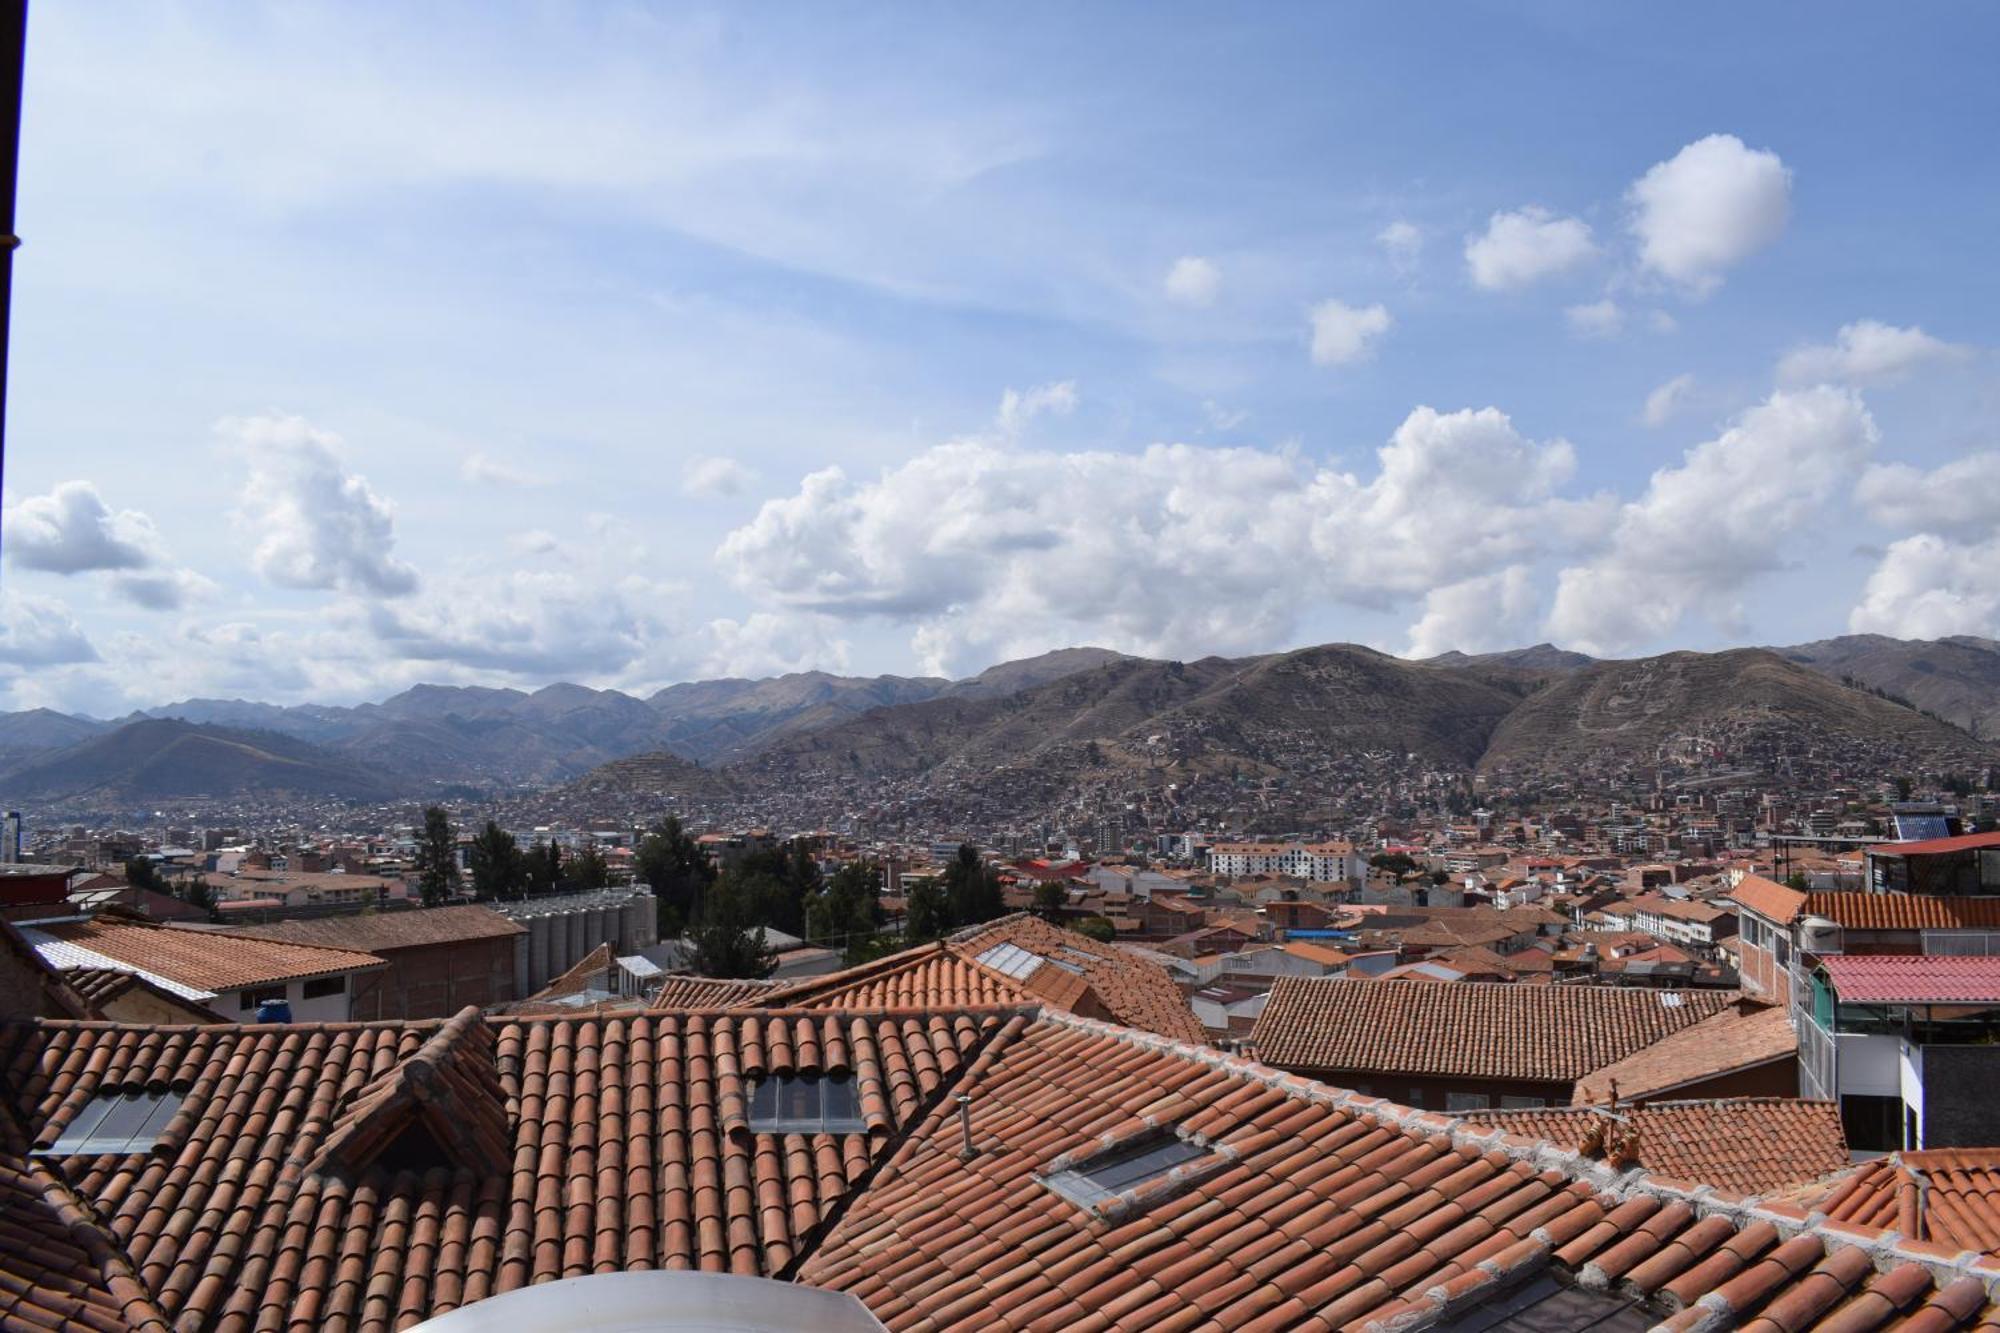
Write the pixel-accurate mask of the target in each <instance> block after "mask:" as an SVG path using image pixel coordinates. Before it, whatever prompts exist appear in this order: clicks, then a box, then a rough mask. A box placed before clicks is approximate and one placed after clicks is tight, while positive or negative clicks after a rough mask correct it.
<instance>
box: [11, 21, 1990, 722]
mask: <svg viewBox="0 0 2000 1333" xmlns="http://www.w3.org/2000/svg"><path fill="white" fill-rule="evenodd" d="M1997 38H2000V15H1996V14H1995V12H1994V11H1993V10H1992V9H1991V8H1990V7H1985V6H1975V5H1969V4H1967V5H1938V6H1928V7H1924V8H1921V9H1911V8H1897V9H1893V10H1891V9H1887V8H1882V7H1872V8H1864V7H1860V6H1825V5H1818V6H1811V7H1807V6H1789V7H1779V6H1759V7H1744V6H1733V5H1714V6H1702V5H1675V6H1658V7H1654V8H1652V9H1649V10H1644V11H1642V10H1639V9H1637V8H1636V7H1632V6H1601V5H1584V4H1576V5H1530V6H1498V5H1477V6H1475V5H1464V6H1457V7H1453V8H1451V9H1449V10H1446V9H1442V8H1431V7H1421V8H1420V7H1414V6H1388V5H1384V6H1377V7H1368V8H1363V7H1360V6H1350V7H1340V8H1335V7H1329V6H1297V7H1281V6H1275V5H1274V6H1263V7H1258V8H1257V9H1255V10H1253V11H1239V12H1234V13H1229V12H1224V11H1222V10H1218V9H1216V8H1214V7H1207V6H1157V5H1148V6H1136V5H1135V6H1111V5H1102V6H1008V7H1005V8H988V9H972V8H969V7H968V8H962V9H956V10H946V9H943V8H939V7H924V8H919V7H915V6H909V7H879V8H863V7H851V8H847V9H842V10H835V9H831V8H828V7H824V6H796V7H782V6H776V5H763V6H747V7H746V6H739V7H732V8H728V9H720V10H713V11H703V10H697V9H693V8H685V7H673V8H668V7H653V6H644V5H623V6H609V5H605V6H583V5H574V6H573V5H560V4H544V5H529V6H487V5H477V6H475V5H463V6H450V5H435V6H395V5H377V6H337V7H336V6H327V7H316V6H309V5H285V6H254V5H239V4H229V5H224V4H212V5H202V4H177V5H176V4H161V5H146V6H115V5H110V4H101V5H100V4H92V3H70V4H63V5H42V6H39V7H38V8H37V9H36V10H35V11H34V14H33V19H32V27H31V31H30V47H29V54H28V95H27V106H26V112H25V124H24V145H23V167H22V179H21V196H20V206H19V216H20V230H21V232H22V234H23V236H24V238H25V240H26V245H25V247H24V248H23V249H22V250H21V251H20V253H19V256H18V258H17V264H16V306H15V324H14V337H15V343H14V357H15V361H14V372H13V379H12V388H11V395H12V396H11V401H10V407H11V409H12V416H11V419H10V448H9V450H8V458H7V463H8V469H7V476H6V506H7V512H6V538H5V546H6V561H5V564H4V567H0V701H4V702H6V703H8V704H9V705H10V706H15V707H20V706H29V705H37V704H49V705H53V706H58V707H68V708H82V709H87V710H90V711H95V712H99V713H114V712H119V711H123V710H124V709H126V708H130V707H134V706H140V705H145V704H150V703H154V702H159V701H163V700H166V699H171V698H178V697H185V696H188V695H194V694H202V695H229V696H247V697H254V698H266V699H274V700H281V701H290V700H298V699H307V698H313V699H322V700H328V701H351V700H356V699H362V698H374V697H381V696H383V695H385V694H387V693H389V692H391V691H393V690H395V689H398V688H401V687H402V686H404V685H407V684H409V683H412V682H414V681H418V680H441V681H484V682H490V683H505V684H517V685H524V686H534V685H538V684H542V683H545V682H547V681H550V680H555V679H573V680H582V681H587V682H589V683H593V684H600V685H618V686H620V687H623V688H628V689H634V690H643V689H650V688H653V687H656V686H658V685H662V684H665V683H668V682H671V681H674V680H678V679H688V678H696V677H702V676H711V675H718V674H748V675H761V674H768V673H771V672H775V671H781V670H789V669H798V668H803V667H825V668H828V669H835V670H847V671H865V672H875V671H895V672H905V673H913V672H917V671H942V672H948V673H952V674H959V673H964V672H970V671H974V670H977V669H979V668H981V667H983V666H985V665H987V664H989V663H991V662H992V661H995V660H999V659H1001V658H1004V657H1009V656H1015V655H1020V654H1023V653H1028V652H1034V651H1040V650H1042V649H1046V648H1049V647H1053V646H1058V645H1062V644H1068V643H1084V642H1094V643H1103V644H1107V645H1109V646H1113V647H1118V648H1123V649H1127V650H1130V651H1138V652H1146V653H1153V654H1159V655H1170V656H1178V657H1194V656H1200V655H1202V654H1205V653H1208V652H1223V653H1242V652H1253V651H1263V650H1268V649H1275V648H1282V647H1287V646H1293V645H1297V644H1302V643H1310V642H1320V641H1328V640H1338V639H1347V640H1354V641H1358V642H1365V643H1369V644H1372V645H1375V646H1378V647H1381V648H1384V649H1386V650H1389V651H1395V652H1405V653H1415V654H1426V653H1431V652H1437V651H1441V650H1443V649H1446V648H1452V647H1458V648H1463V649H1467V650H1479V649H1486V648H1493V647H1501V646H1509V645H1513V644H1520V643H1530V642H1535V641H1538V640H1542V639H1552V640H1555V641H1557V642H1561V643H1565V644H1569V645H1572V646H1576V647H1580V648H1584V649H1586V650H1589V651H1593V652H1599V653H1608V654H1617V655H1631V654H1638V653H1644V652H1651V651H1659V650H1663V649H1666V648H1672V647H1712V646H1718V645H1722V644H1729V643H1746V642H1751V643H1754V642H1793V641H1798V640H1802V639H1809V638H1815V637H1821V636H1825V635H1830V634H1835V633H1842V632H1847V631H1849V630H1865V631H1870V632H1882V633H1892V634H1901V635H1921V636H1933V635H1941V634H1950V633H1973V634H1989V635H1990V634H1995V633H1996V632H2000V518H1996V516H2000V452H1996V450H2000V438H1996V435H2000V433H1996V431H1995V430H1994V427H1993V422H1994V420H1995V409H1996V407H2000V374H1996V371H1997V370H2000V362H1996V358H1995V355H1994V352H1993V344H1994V342H1995V333H1994V330H1993V328H1992V323H1993V319H1994V315H1993V312H1994V311H1995V309H1996V308H2000V302H1997V301H1996V296H2000V292H1997V291H1996V286H2000V280H1996V278H1995V276H1994V266H1993V265H1992V263H1991V262H1990V258H1989V253H1988V252H1989V251H1990V249H1991V247H1992V244H1993V238H1994V237H1995V236H1996V235H2000V173H1996V172H1995V171H1994V170H1993V169H1992V167H1993V151H1992V147H1991V143H1990V138H1991V127H1992V126H1993V125H1995V124H2000V91H1996V88H1995V85H1994V82H1993V80H1992V79H1991V77H1990V69H1989V68H1987V67H1986V66H1987V65H1988V63H1989V62H1986V61H1985V60H1984V56H1985V54H1986V53H1988V52H1990V51H1992V50H1993V49H1995V46H1996V39H1997Z"/></svg>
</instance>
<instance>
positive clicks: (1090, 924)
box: [1076, 916, 1118, 944]
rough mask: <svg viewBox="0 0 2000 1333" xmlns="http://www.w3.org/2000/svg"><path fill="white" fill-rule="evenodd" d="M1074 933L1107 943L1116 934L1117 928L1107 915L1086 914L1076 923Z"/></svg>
mask: <svg viewBox="0 0 2000 1333" xmlns="http://www.w3.org/2000/svg"><path fill="white" fill-rule="evenodd" d="M1076 933H1077V934H1079V935H1088V936H1089V937H1090V938H1091V939H1094V940H1098V941H1100V942H1102V943H1104V944H1109V943H1111V941H1112V938H1113V937H1114V936H1116V935H1117V934H1118V928H1117V927H1116V926H1114V925H1112V924H1111V920H1110V918H1109V917H1102V916H1087V917H1085V918H1084V919H1083V920H1081V921H1079V922H1077V923H1076Z"/></svg>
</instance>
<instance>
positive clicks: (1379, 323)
mask: <svg viewBox="0 0 2000 1333" xmlns="http://www.w3.org/2000/svg"><path fill="white" fill-rule="evenodd" d="M1394 323H1395V321H1394V320H1393V319H1391V318H1390V317H1389V312H1388V310H1387V309H1386V308H1384V307H1383V306H1380V305H1371V306H1351V305H1348V304H1346V303H1345V302H1342V301H1322V302H1320V303H1319V304H1318V305H1316V306H1314V307H1313V309H1312V359H1313V364H1314V365H1319V366H1344V365H1347V364H1348V363H1349V362H1353V361H1360V360H1362V359H1364V358H1366V357H1367V356H1369V355H1370V354H1371V353H1372V352H1373V351H1374V345H1375V340H1376V339H1378V338H1380V337H1381V336H1382V335H1383V334H1385V333H1387V332H1388V331H1389V327H1390V325H1392V324H1394Z"/></svg>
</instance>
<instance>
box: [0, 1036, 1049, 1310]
mask: <svg viewBox="0 0 2000 1333" xmlns="http://www.w3.org/2000/svg"><path fill="white" fill-rule="evenodd" d="M1009 1018H1010V1016H1009V1015H1008V1014H1007V1013H1004V1012H998V1011H986V1012H981V1013H969V1012H958V1013H948V1012H938V1013H930V1014H909V1013H905V1014H898V1015H894V1016H889V1015H879V1014H878V1015H868V1014H861V1013H806V1012H802V1011H797V1010H767V1011H755V1012H750V1011H746V1012H742V1013H729V1014H719V1013H710V1014H641V1015H637V1016H634V1017H630V1018H623V1017H586V1018H579V1019H574V1020H570V1019H563V1020H551V1019H525V1020H518V1021H503V1022H500V1023H497V1024H494V1025H493V1026H492V1030H491V1041H492V1045H491V1052H490V1056H487V1055H482V1054H478V1053H477V1052H478V1050H479V1048H480V1047H481V1046H482V1045H483V1039H482V1038H480V1035H479V1033H480V1030H481V1029H482V1028H483V1027H484V1024H483V1021H482V1020H480V1019H479V1018H478V1016H477V1015H476V1014H475V1013H471V1012H468V1013H466V1014H462V1015H460V1016H459V1017H458V1018H455V1019H452V1020H450V1021H449V1022H446V1023H435V1022H433V1023H400V1022H392V1023H327V1024H314V1023H301V1024H292V1025H247V1024H246V1025H222V1026H217V1027H205V1028H192V1027H190V1028H148V1027H144V1026H136V1025H134V1026H126V1025H115V1026H114V1025H107V1024H102V1023H95V1024H93V1023H76V1022H45V1023H39V1024H32V1025H30V1024H9V1025H7V1026H6V1027H5V1028H4V1029H0V1088H4V1089H5V1092H4V1093H0V1098H4V1099H11V1100H12V1102H13V1105H14V1113H15V1114H18V1115H19V1116H20V1118H21V1119H22V1121H23V1122H24V1123H25V1126H26V1127H27V1130H28V1132H29V1133H31V1134H32V1135H33V1137H34V1141H35V1143H36V1144H38V1145H40V1146H43V1147H46V1146H48V1145H49V1144H51V1143H53V1142H54V1141H55V1140H56V1138H57V1137H58V1136H59V1135H60V1134H61V1132H62V1129H63V1127H64V1126H65V1125H67V1124H68V1123H69V1121H70V1120H72V1119H73V1118H74V1117H75V1116H76V1115H77V1113H78V1112H79V1111H81V1110H82V1109H83V1107H84V1106H85V1105H86V1104H87V1103H88V1102H89V1101H90V1099H91V1098H92V1097H93V1096H95V1095H96V1094H97V1093H98V1092H99V1091H102V1090H110V1089H118V1090H122V1089H127V1088H137V1087H141V1086H145V1087H171V1088H175V1089H182V1090H185V1097H186V1100H185V1101H184V1103H183V1105H182V1108H181V1111H180V1112H179V1113H178V1114H177V1115H176V1117H175V1119H174V1121H172V1122H171V1123H169V1125H168V1126H167V1129H166V1131H165V1136H164V1139H163V1146H162V1148H161V1149H159V1150H157V1151H156V1154H155V1155H139V1156H131V1157H69V1158H60V1159H57V1158H50V1159H38V1160H44V1161H46V1162H47V1164H48V1169H49V1170H51V1171H54V1172H58V1173H60V1174H61V1176H62V1177H64V1178H65V1183H66V1184H67V1185H68V1186H69V1187H70V1188H72V1189H74V1190H75V1191H76V1194H77V1196H78V1198H79V1199H80V1200H81V1202H82V1204H83V1206H84V1207H85V1208H86V1209H88V1210H90V1211H91V1212H92V1213H93V1214H95V1216H96V1217H97V1218H99V1219H100V1220H101V1223H102V1225H103V1227H104V1229H105V1232H106V1234H107V1235H108V1236H109V1237H111V1238H112V1240H113V1241H114V1242H115V1244H116V1245H117V1246H120V1247H122V1248H123V1253H124V1255H125V1256H126V1257H127V1259H128V1260H129V1263H130V1266H131V1268H132V1270H133V1271H134V1272H136V1273H138V1274H139V1275H140V1277H141V1278H142V1280H143V1282H144V1284H145V1287H146V1289H147V1291H149V1292H150V1293H151V1294H152V1295H153V1296H154V1297H155V1298H156V1299H157V1300H158V1302H159V1305H160V1307H161V1309H162V1310H163V1311H164V1313H165V1316H166V1318H167V1320H168V1321H169V1322H170V1323H172V1324H175V1325H177V1326H182V1327H213V1326H216V1325H218V1324H224V1325H232V1326H233V1325H237V1324H240V1325H242V1326H245V1327H249V1326H264V1327H268V1326H278V1327H283V1326H285V1325H286V1324H288V1323H289V1324H291V1325H292V1326H296V1327H314V1328H318V1327H333V1326H339V1325H345V1326H354V1325H357V1324H360V1325H377V1324H379V1325H381V1326H384V1327H388V1326H395V1325H400V1324H405V1323H408V1322H412V1321H413V1320H414V1319H416V1318H422V1317H428V1316H430V1315H433V1314H439V1313H443V1312H444V1311H446V1310H449V1309H453V1308H456V1307H457V1306H459V1305H463V1304H465V1303H467V1302H469V1301H473V1300H477V1299H479V1298H481V1297H483V1296H486V1295H489V1294H492V1293H495V1292H499V1291H509V1290H513V1289H515V1288H518V1287H522V1286H526V1285H528V1284H530V1283H532V1282H540V1281H548V1280H551V1279H554V1278H559V1277H571V1276H577V1275H581V1274H585V1273H590V1272H593V1271H602V1270H604V1269H606V1268H627V1267H692V1268H700V1269H704V1270H707V1271H711V1272H735V1273H748V1274H753V1275H775V1274H780V1273H782V1272H784V1271H785V1270H786V1268H787V1266H788V1265H790V1264H791V1263H793V1261H794V1260H795V1259H796V1258H797V1257H798V1256H799V1254H800V1253H801V1251H802V1249H803V1248H804V1247H805V1246H806V1245H808V1244H809V1243H810V1242H811V1240H812V1238H813V1237H814V1236H815V1234H816V1232H817V1230H818V1229H819V1228H821V1227H822V1225H823V1223H824V1222H825V1220H826V1218H827V1216H828V1214H829V1212H830V1211H831V1210H832V1209H834V1208H835V1207H836V1206H837V1205H838V1204H839V1203H840V1201H841V1200H843V1199H844V1198H845V1197H847V1195H848V1194H849V1193H850V1192H851V1191H852V1190H853V1189H854V1188H855V1187H856V1186H857V1185H859V1184H860V1183H861V1182H862V1181H864V1180H865V1178H866V1177H867V1176H868V1174H869V1173H870V1171H871V1170H872V1169H873V1167H874V1166H875V1165H876V1164H877V1163H878V1162H879V1161H880V1160H881V1158H882V1157H884V1156H885V1155H886V1154H887V1153H888V1151H889V1150H890V1148H891V1146H892V1145H893V1144H894V1143H895V1142H896V1141H897V1140H898V1138H899V1137H900V1136H901V1134H902V1133H903V1131H904V1130H906V1129H907V1128H908V1127H909V1126H910V1125H911V1124H912V1123H913V1122H914V1121H915V1120H917V1119H918V1118H919V1117H920V1116H921V1114H922V1113H923V1111H925V1110H926V1109H928V1108H929V1107H930V1106H931V1105H932V1104H934V1103H935V1101H936V1100H937V1099H938V1098H939V1097H941V1096H942V1095H943V1093H944V1091H945V1090H946V1089H947V1087H948V1086H949V1085H950V1084H951V1082H952V1081H954V1080H955V1079H956V1078H957V1077H958V1076H959V1075H960V1074H961V1073H962V1072H963V1070H964V1069H965V1067H966V1066H967V1064H968V1063H969V1062H970V1061H972V1060H973V1059H975V1058H976V1057H977V1055H978V1053H979V1052H980V1050H981V1049H983V1048H984V1047H985V1046H986V1045H987V1044H988V1043H989V1042H991V1041H992V1040H993V1039H994V1038H995V1037H996V1036H997V1035H999V1033H1000V1032H1001V1030H1002V1028H1003V1027H1004V1026H1005V1025H1006V1024H1007V1023H1008V1021H1009ZM1016 1021H1017V1022H1025V1021H1026V1020H1025V1019H1024V1018H1022V1019H1017V1020H1016ZM450 1052H457V1053H458V1054H457V1055H456V1056H455V1057H454V1056H451V1055H450V1054H449V1053H450ZM468 1057H470V1060H469V1062H470V1064H471V1065H472V1066H473V1068H472V1070H471V1071H468V1070H467V1069H465V1068H459V1069H457V1070H456V1071H452V1070H449V1069H446V1068H445V1066H448V1065H451V1064H453V1063H454V1062H457V1063H461V1064H463V1063H465V1062H466V1061H467V1058H468ZM488 1058H490V1060H491V1070H492V1074H491V1077H492V1079H493V1080H494V1082H492V1083H488V1082H487V1081H486V1077H485V1076H484V1075H483V1074H480V1073H478V1072H477V1067H478V1066H479V1064H480V1062H481V1061H483V1060H485V1059H488ZM424 1064H430V1065H433V1066H435V1067H437V1068H436V1069H435V1071H434V1072H436V1073H437V1074H438V1075H439V1076H440V1078H442V1077H445V1076H450V1077H453V1078H457V1077H458V1076H459V1075H464V1078H463V1080H462V1082H461V1086H459V1087H457V1088H455V1089H454V1090H452V1091H451V1093H450V1094H449V1096H448V1097H447V1098H446V1099H444V1100H443V1101H441V1102H440V1103H439V1105H440V1107H442V1108H445V1109H450V1110H453V1111H454V1113H459V1112H464V1111H466V1110H468V1109H469V1108H474V1107H479V1108H483V1109H482V1110H480V1111H479V1114H480V1115H481V1116H482V1118H483V1119H484V1120H485V1125H484V1126H483V1127H482V1128H481V1130H480V1131H479V1132H480V1133H481V1134H484V1133H485V1132H486V1131H487V1130H488V1129H491V1128H494V1127H496V1126H498V1127H504V1133H505V1141H504V1144H503V1145H502V1148H503V1161H502V1163H501V1165H500V1166H499V1167H498V1169H490V1168H488V1167H473V1166H470V1165H468V1164H467V1163H468V1161H470V1160H473V1159H470V1158H461V1157H459V1156H457V1155H456V1154H455V1153H450V1155H449V1160H446V1161H442V1162H440V1163H439V1164H437V1165H436V1166H433V1167H431V1168H429V1169H405V1167H404V1166H403V1165H401V1164H393V1165H392V1164H390V1163H389V1159H388V1158H384V1159H383V1164H380V1165H370V1164H369V1163H370V1161H371V1160H373V1158H372V1156H371V1153H372V1150H373V1149H375V1148H377V1147H380V1146H381V1145H382V1143H383V1142H384V1141H385V1136H386V1137H393V1132H394V1131H396V1130H398V1129H400V1128H401V1127H402V1125H403V1123H404V1122H403V1121H401V1120H398V1119H396V1117H394V1116H392V1115H390V1114H387V1112H388V1111H389V1110H390V1109H392V1108H393V1104H394V1099H395V1098H396V1097H397V1096H398V1095H399V1094H401V1093H402V1092H412V1093H413V1092H414V1088H415V1086H416V1085H419V1084H421V1081H422V1080H423V1078H424V1077H425V1076H424V1075H422V1074H418V1073H415V1072H414V1071H415V1070H416V1069H417V1068H418V1067H419V1066H421V1065H424ZM791 1073H806V1074H839V1075H842V1076H845V1077H850V1078H852V1079H853V1081H854V1084H855V1087H856V1090H857V1094H858V1101H859V1106H860V1114H861V1117H862V1119H863V1121H864V1125H865V1130H864V1132H861V1133H856V1134H842V1135H818V1134H776V1133H763V1132H756V1131H753V1130H751V1129H750V1127H749V1124H748V1120H747V1109H748V1104H749V1088H750V1085H751V1083H752V1081H753V1080H755V1079H757V1078H761V1077H764V1076H766V1075H775V1074H791ZM496 1109H497V1111H498V1113H499V1114H498V1117H497V1118H495V1117H494V1116H493V1115H492V1112H493V1111H495V1110H496ZM447 1148H448V1149H449V1145H447ZM168 1162H171V1164H172V1170H166V1169H164V1166H165V1164H166V1163H168ZM10 1216H11V1214H10ZM13 1250H14V1247H11V1246H10V1247H8V1248H7V1252H5V1253H0V1275H20V1270H19V1269H18V1268H16V1267H15V1266H14V1265H15V1264H16V1263H17V1259H16V1256H15V1254H14V1252H13ZM24 1280H27V1281H29V1284H30V1285H33V1283H32V1280H29V1279H25V1277H24ZM4 1287H5V1283H4V1282H0V1290H4ZM38 1289H39V1288H38Z"/></svg>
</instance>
